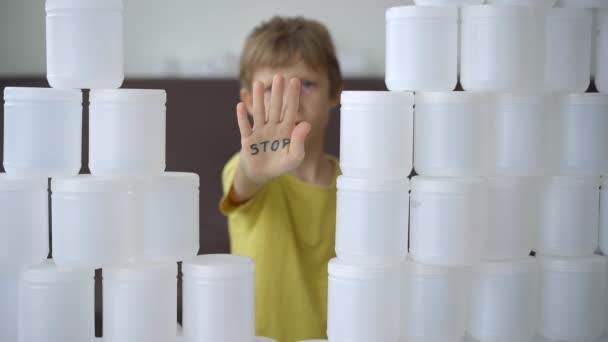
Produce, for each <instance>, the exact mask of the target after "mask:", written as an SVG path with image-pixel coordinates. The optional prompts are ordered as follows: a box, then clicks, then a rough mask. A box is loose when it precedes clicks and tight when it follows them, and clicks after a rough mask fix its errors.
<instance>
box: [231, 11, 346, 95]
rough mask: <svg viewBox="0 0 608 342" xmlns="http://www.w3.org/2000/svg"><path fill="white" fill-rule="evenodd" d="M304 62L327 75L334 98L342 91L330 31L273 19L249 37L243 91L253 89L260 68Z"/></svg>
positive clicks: (243, 58) (292, 19) (303, 22)
mask: <svg viewBox="0 0 608 342" xmlns="http://www.w3.org/2000/svg"><path fill="white" fill-rule="evenodd" d="M298 61H303V62H304V63H305V64H306V65H307V66H308V67H309V68H311V69H313V70H315V71H324V72H327V76H328V79H329V87H330V95H331V96H337V95H338V94H339V92H340V89H341V88H342V74H341V72H340V65H339V63H338V59H337V57H336V49H335V46H334V43H333V41H332V39H331V35H330V34H329V31H328V30H327V28H326V27H325V26H324V25H323V24H321V23H320V22H318V21H315V20H310V19H306V18H303V17H278V16H277V17H273V18H271V19H270V20H269V21H266V22H263V23H262V24H260V25H259V26H258V27H256V28H255V29H254V30H253V31H252V32H251V33H250V34H249V36H248V37H247V40H246V41H245V47H244V48H243V52H242V54H241V60H240V71H239V78H240V81H241V87H244V88H247V89H251V84H252V82H253V73H254V72H255V69H256V68H263V67H270V68H280V67H285V66H288V65H290V64H294V63H297V62H298Z"/></svg>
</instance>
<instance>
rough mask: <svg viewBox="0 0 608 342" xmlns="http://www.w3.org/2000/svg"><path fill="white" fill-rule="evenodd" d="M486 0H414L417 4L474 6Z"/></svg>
mask: <svg viewBox="0 0 608 342" xmlns="http://www.w3.org/2000/svg"><path fill="white" fill-rule="evenodd" d="M484 1H485V0H414V3H415V4H416V5H417V6H472V5H481V4H483V3H484Z"/></svg>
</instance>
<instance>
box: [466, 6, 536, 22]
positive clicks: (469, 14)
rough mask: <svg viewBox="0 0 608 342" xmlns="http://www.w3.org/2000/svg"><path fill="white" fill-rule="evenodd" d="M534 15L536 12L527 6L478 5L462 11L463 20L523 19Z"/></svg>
mask: <svg viewBox="0 0 608 342" xmlns="http://www.w3.org/2000/svg"><path fill="white" fill-rule="evenodd" d="M535 15H537V11H534V10H532V9H531V8H530V7H529V6H500V5H479V6H466V7H463V9H462V18H463V19H483V18H490V17H500V18H523V17H528V16H530V17H531V16H535Z"/></svg>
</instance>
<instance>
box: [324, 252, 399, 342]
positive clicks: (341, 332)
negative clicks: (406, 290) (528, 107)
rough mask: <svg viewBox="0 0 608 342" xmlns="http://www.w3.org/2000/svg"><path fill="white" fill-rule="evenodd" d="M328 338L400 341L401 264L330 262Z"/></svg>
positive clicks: (342, 341) (353, 341)
mask: <svg viewBox="0 0 608 342" xmlns="http://www.w3.org/2000/svg"><path fill="white" fill-rule="evenodd" d="M328 271H329V285H328V287H329V290H328V308H327V317H328V318H327V336H328V338H329V340H330V341H332V342H369V341H383V342H398V341H399V323H400V322H399V281H400V280H399V263H398V262H397V263H393V264H384V265H372V264H367V265H365V264H357V263H350V262H347V261H343V260H339V259H337V258H334V259H332V260H330V261H329V265H328Z"/></svg>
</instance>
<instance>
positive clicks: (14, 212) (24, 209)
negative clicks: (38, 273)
mask: <svg viewBox="0 0 608 342" xmlns="http://www.w3.org/2000/svg"><path fill="white" fill-rule="evenodd" d="M48 196H49V195H48V180H47V179H46V178H45V179H35V178H14V177H10V176H8V175H6V174H4V173H0V217H1V218H2V224H0V269H4V268H7V267H8V268H21V267H25V266H30V265H35V264H39V263H41V262H43V261H44V260H45V259H46V258H47V256H48V254H49V200H48Z"/></svg>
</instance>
